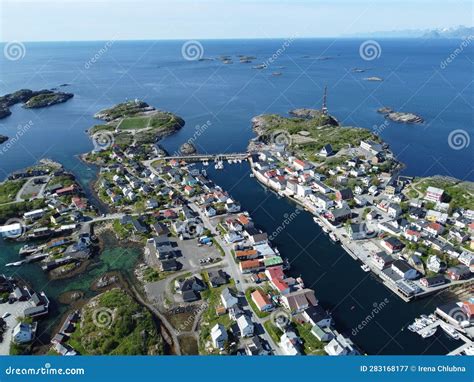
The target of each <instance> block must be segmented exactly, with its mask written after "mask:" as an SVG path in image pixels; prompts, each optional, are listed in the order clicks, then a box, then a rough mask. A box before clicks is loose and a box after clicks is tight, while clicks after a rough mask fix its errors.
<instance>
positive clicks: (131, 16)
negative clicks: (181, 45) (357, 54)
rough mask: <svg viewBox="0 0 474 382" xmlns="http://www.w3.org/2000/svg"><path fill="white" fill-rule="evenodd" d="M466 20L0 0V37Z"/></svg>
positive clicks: (400, 25) (368, 28)
mask: <svg viewBox="0 0 474 382" xmlns="http://www.w3.org/2000/svg"><path fill="white" fill-rule="evenodd" d="M472 20H473V2H472V1H465V0H431V1H429V0H412V1H406V0H398V1H394V0H373V1H349V0H345V1H343V0H332V1H328V0H326V1H318V0H313V1H310V0H240V1H237V0H234V1H232V0H194V1H191V0H168V1H163V0H134V1H132V0H81V1H77V0H55V1H44V0H0V40H1V41H12V40H19V41H54V40H63V41H71V40H108V39H124V40H126V39H206V38H271V37H291V36H294V37H335V36H345V35H349V34H357V33H363V32H373V31H387V30H403V29H425V28H443V27H450V26H456V25H461V24H462V25H472V23H473V21H472Z"/></svg>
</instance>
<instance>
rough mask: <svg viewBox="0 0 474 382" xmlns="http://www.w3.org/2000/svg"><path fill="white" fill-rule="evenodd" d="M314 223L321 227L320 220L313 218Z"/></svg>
mask: <svg viewBox="0 0 474 382" xmlns="http://www.w3.org/2000/svg"><path fill="white" fill-rule="evenodd" d="M313 221H314V222H315V223H316V224H317V225H319V226H320V225H321V223H320V221H319V219H318V218H317V217H316V216H313Z"/></svg>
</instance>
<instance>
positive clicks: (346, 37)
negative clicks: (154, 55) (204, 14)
mask: <svg viewBox="0 0 474 382" xmlns="http://www.w3.org/2000/svg"><path fill="white" fill-rule="evenodd" d="M469 28H471V27H469ZM472 28H474V27H472ZM390 32H392V31H390ZM368 34H369V32H367V35H368ZM367 35H360V36H324V37H317V36H314V37H313V36H304V37H291V36H276V37H222V38H184V37H183V38H129V39H120V38H119V39H96V40H92V39H91V40H30V41H21V42H22V43H24V44H42V43H76V42H77V43H81V42H108V41H114V42H131V41H133V42H147V41H170V42H172V41H176V42H184V41H190V40H198V41H242V40H249V41H254V40H286V39H290V38H291V39H293V40H361V39H367V38H368V37H367ZM370 38H377V39H378V40H433V41H444V40H458V39H459V38H456V37H453V38H447V37H443V38H439V39H433V38H426V37H423V36H377V35H371V36H370ZM12 41H17V40H9V41H6V40H0V44H8V43H9V42H12Z"/></svg>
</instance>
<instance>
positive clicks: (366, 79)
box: [364, 76, 383, 82]
mask: <svg viewBox="0 0 474 382" xmlns="http://www.w3.org/2000/svg"><path fill="white" fill-rule="evenodd" d="M364 80H365V81H374V82H382V81H383V78H380V77H376V76H372V77H365V78H364Z"/></svg>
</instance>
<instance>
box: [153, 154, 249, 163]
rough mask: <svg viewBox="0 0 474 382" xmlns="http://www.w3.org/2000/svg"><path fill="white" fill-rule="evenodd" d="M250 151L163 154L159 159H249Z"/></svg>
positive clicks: (199, 160)
mask: <svg viewBox="0 0 474 382" xmlns="http://www.w3.org/2000/svg"><path fill="white" fill-rule="evenodd" d="M249 156H250V154H249V153H226V154H190V155H173V156H163V157H160V158H158V159H164V160H172V159H175V160H178V161H185V162H212V161H220V160H222V161H224V160H247V159H248V158H249Z"/></svg>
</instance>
